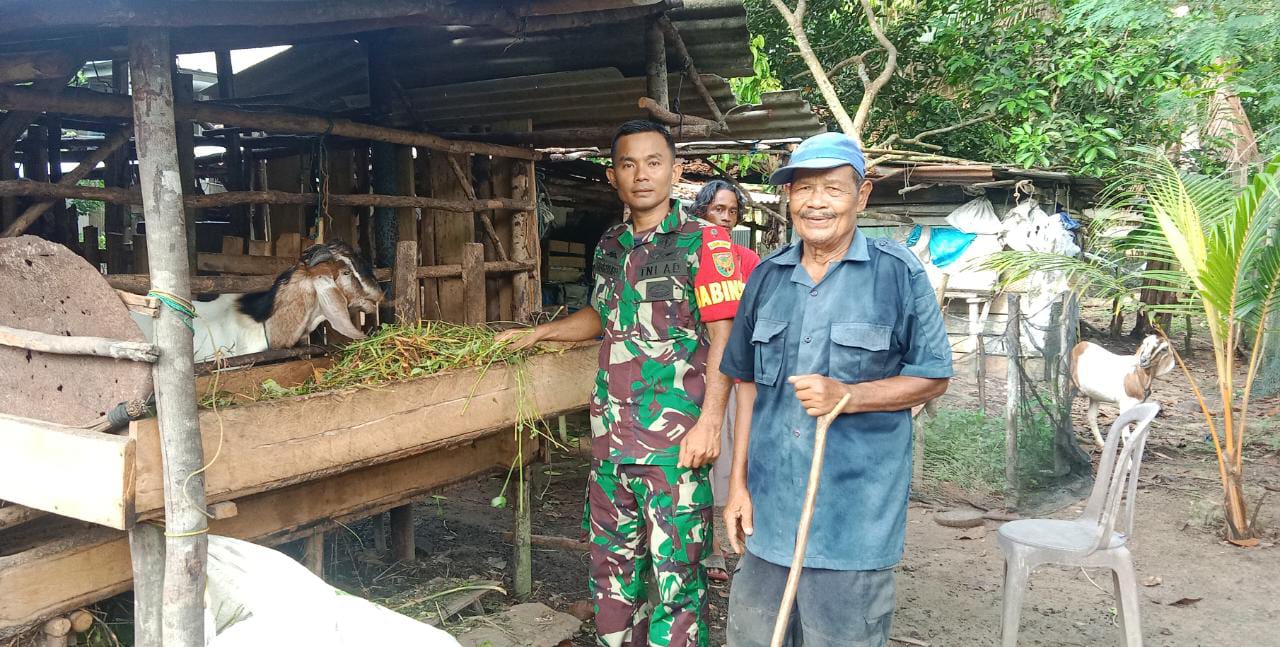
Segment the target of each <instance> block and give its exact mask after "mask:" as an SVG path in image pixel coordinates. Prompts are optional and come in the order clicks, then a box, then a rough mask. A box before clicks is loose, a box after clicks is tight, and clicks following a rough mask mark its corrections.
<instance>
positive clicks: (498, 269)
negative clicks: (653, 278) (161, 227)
mask: <svg viewBox="0 0 1280 647" xmlns="http://www.w3.org/2000/svg"><path fill="white" fill-rule="evenodd" d="M201 256H205V255H204V254H201ZM206 258H207V256H206ZM534 268H535V266H534V264H533V263H517V262H514V261H510V262H503V261H487V262H485V264H484V271H485V274H486V275H506V274H523V273H528V272H532V271H533V270H534ZM374 274H375V275H376V276H377V277H378V280H380V281H386V280H389V279H390V278H391V272H390V271H389V270H387V269H385V268H383V269H378V270H375V271H374ZM417 275H418V278H420V279H456V278H460V277H461V276H462V265H460V264H457V263H455V264H451V265H428V266H426V267H419V268H417ZM106 279H107V283H108V284H109V285H111V287H113V288H115V289H117V290H123V291H125V292H131V293H133V294H146V293H147V291H148V290H149V289H150V285H151V279H150V277H149V276H147V275H146V274H108V275H107V276H106ZM275 280H276V276H275V274H263V275H258V276H193V277H191V291H192V293H193V294H232V293H240V292H261V291H263V290H267V289H269V288H270V287H271V284H272V283H274V282H275Z"/></svg>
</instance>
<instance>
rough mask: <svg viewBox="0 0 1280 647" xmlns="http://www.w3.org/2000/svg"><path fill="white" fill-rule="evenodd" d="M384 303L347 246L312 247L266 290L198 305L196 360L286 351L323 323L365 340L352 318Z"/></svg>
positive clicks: (148, 325)
mask: <svg viewBox="0 0 1280 647" xmlns="http://www.w3.org/2000/svg"><path fill="white" fill-rule="evenodd" d="M382 298H383V294H382V289H381V288H380V287H379V286H378V281H377V279H376V278H375V277H374V275H373V267H372V266H370V265H369V263H368V262H367V261H365V260H364V259H362V258H361V257H360V256H359V255H357V254H356V253H355V252H354V251H353V250H352V249H351V248H350V247H348V246H347V245H346V244H345V243H343V242H342V241H334V242H332V243H329V244H326V245H312V246H311V247H309V248H307V249H306V251H304V252H303V253H302V257H301V259H300V260H299V261H298V265H297V266H296V267H292V268H290V269H287V270H285V271H284V272H281V273H280V276H277V277H276V280H275V283H273V284H272V285H271V288H270V289H267V290H264V291H262V292H250V293H247V294H223V295H219V296H217V297H215V298H213V299H210V300H197V301H196V302H195V303H194V304H193V305H194V306H195V311H196V318H195V319H194V320H193V321H192V327H193V328H194V329H195V330H194V343H195V359H196V361H197V362H204V361H208V360H211V359H213V358H215V357H218V356H222V357H231V356H235V355H247V354H249V353H257V352H261V351H264V350H267V349H270V348H288V347H290V346H294V345H296V344H297V343H298V342H300V341H302V339H303V338H304V337H306V336H307V335H308V334H310V333H311V331H313V330H315V329H316V326H319V325H320V323H321V322H323V321H328V322H329V325H331V326H333V329H334V330H336V331H337V332H339V333H341V334H343V335H345V336H347V337H350V338H351V339H364V337H365V335H364V333H363V332H361V331H360V328H359V327H358V326H357V325H356V324H355V323H354V322H353V321H352V319H353V315H354V314H355V313H357V312H364V313H366V314H373V313H374V312H376V311H377V308H378V304H379V303H380V302H381V301H382ZM134 320H135V321H137V322H138V326H139V327H140V328H142V332H143V334H145V335H146V337H147V339H148V340H150V339H152V338H153V329H152V320H151V319H150V318H148V317H144V316H142V315H138V314H134Z"/></svg>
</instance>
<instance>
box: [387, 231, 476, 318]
mask: <svg viewBox="0 0 1280 647" xmlns="http://www.w3.org/2000/svg"><path fill="white" fill-rule="evenodd" d="M417 258H418V243H417V242H415V241H412V240H402V241H400V242H399V243H396V266H395V269H394V271H392V284H393V285H394V286H395V299H396V307H395V312H396V321H397V322H399V323H417V322H418V320H419V319H421V318H422V311H421V310H420V308H419V307H418V301H419V298H418V297H419V295H418V272H417V270H418V268H417V267H416V265H417ZM464 271H465V270H464ZM483 271H484V270H483V268H482V269H481V272H483Z"/></svg>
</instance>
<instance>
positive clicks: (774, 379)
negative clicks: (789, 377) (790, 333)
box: [751, 319, 787, 386]
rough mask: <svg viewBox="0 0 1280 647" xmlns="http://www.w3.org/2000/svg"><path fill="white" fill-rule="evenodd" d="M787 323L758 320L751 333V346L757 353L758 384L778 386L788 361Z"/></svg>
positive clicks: (756, 373) (756, 371) (756, 370)
mask: <svg viewBox="0 0 1280 647" xmlns="http://www.w3.org/2000/svg"><path fill="white" fill-rule="evenodd" d="M786 343H787V322H785V321H775V320H773V319H758V320H756V326H755V328H754V329H752V331H751V345H752V346H753V347H754V348H755V351H756V362H755V376H756V382H758V383H760V384H763V385H765V386H776V385H777V384H778V376H779V375H780V374H781V373H782V364H783V361H784V360H785V359H786V353H787V349H786Z"/></svg>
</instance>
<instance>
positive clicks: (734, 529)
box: [724, 485, 755, 555]
mask: <svg viewBox="0 0 1280 647" xmlns="http://www.w3.org/2000/svg"><path fill="white" fill-rule="evenodd" d="M754 524H755V510H754V509H753V508H752V507H751V493H750V492H748V491H747V488H745V487H741V486H737V487H735V486H733V485H730V486H729V498H728V500H727V501H725V504H724V529H725V533H726V534H728V535H729V546H730V547H732V548H733V552H735V553H737V554H739V555H741V554H742V552H743V551H744V550H746V549H747V537H750V536H751V535H752V534H753V533H754V532H755V525H754Z"/></svg>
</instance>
